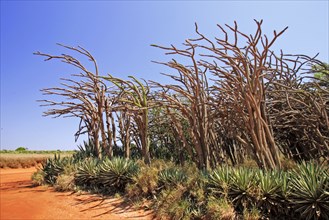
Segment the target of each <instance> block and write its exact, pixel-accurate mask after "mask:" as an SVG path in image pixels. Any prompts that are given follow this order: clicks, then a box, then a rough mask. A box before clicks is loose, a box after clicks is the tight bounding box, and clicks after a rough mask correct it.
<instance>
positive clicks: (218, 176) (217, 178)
mask: <svg viewBox="0 0 329 220" xmlns="http://www.w3.org/2000/svg"><path fill="white" fill-rule="evenodd" d="M231 175H232V168H230V167H228V166H220V167H217V168H216V169H215V170H213V171H212V172H211V173H210V174H209V176H208V184H207V185H208V186H207V188H208V190H209V192H210V193H211V194H212V195H214V196H216V197H217V198H219V197H225V198H227V196H228V190H229V187H230V185H231V184H232V180H231Z"/></svg>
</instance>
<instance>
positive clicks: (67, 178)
mask: <svg viewBox="0 0 329 220" xmlns="http://www.w3.org/2000/svg"><path fill="white" fill-rule="evenodd" d="M54 188H55V190H56V191H60V192H65V191H74V189H75V185H74V176H73V175H67V174H61V175H59V176H58V177H57V178H56V183H55V184H54Z"/></svg>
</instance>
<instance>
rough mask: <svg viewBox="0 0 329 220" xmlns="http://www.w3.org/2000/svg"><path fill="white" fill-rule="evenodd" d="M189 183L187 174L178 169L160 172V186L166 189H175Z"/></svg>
mask: <svg viewBox="0 0 329 220" xmlns="http://www.w3.org/2000/svg"><path fill="white" fill-rule="evenodd" d="M186 181H187V175H186V173H185V172H184V171H183V170H182V169H181V168H178V167H170V168H167V169H164V170H162V171H160V172H159V186H160V187H164V188H170V187H175V186H177V185H179V184H181V185H182V184H183V183H185V182H186Z"/></svg>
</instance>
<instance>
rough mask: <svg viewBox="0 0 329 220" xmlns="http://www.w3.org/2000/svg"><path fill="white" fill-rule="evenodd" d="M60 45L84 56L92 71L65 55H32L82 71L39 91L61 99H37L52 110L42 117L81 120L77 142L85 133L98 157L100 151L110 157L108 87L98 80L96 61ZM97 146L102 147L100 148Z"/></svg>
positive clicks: (78, 50)
mask: <svg viewBox="0 0 329 220" xmlns="http://www.w3.org/2000/svg"><path fill="white" fill-rule="evenodd" d="M59 45H60V46H62V47H64V48H66V49H69V50H70V51H73V52H77V53H78V54H80V55H83V56H85V57H87V58H88V59H89V60H90V61H91V62H92V63H93V65H94V71H90V70H88V69H87V68H86V67H85V66H84V65H83V64H82V63H81V62H80V61H79V60H78V59H76V58H74V57H73V56H71V55H68V54H62V55H50V54H45V53H41V52H36V53H34V54H35V55H40V56H44V57H46V59H45V61H48V60H51V59H58V60H61V61H62V62H64V63H67V64H69V65H72V66H75V67H77V68H78V69H79V70H80V71H81V72H80V73H79V74H72V75H71V76H72V77H71V78H61V80H62V83H61V87H53V88H46V89H42V90H41V91H42V92H43V94H44V95H50V96H58V97H59V98H62V100H60V101H55V99H54V100H48V99H45V100H40V101H41V102H43V103H44V104H42V106H48V107H51V108H50V109H48V110H47V111H45V113H44V115H45V116H54V117H60V116H63V117H77V118H80V124H79V129H78V131H77V132H76V139H77V138H78V137H79V136H80V135H81V134H84V133H88V135H89V137H90V138H91V139H92V140H93V143H94V145H95V148H96V151H97V152H96V154H97V155H98V157H101V151H104V152H106V153H107V154H108V155H109V156H110V155H111V154H112V153H111V151H112V149H111V148H109V147H110V146H111V144H112V143H111V140H112V138H111V137H112V131H111V130H109V129H108V130H106V127H105V123H106V124H107V127H108V128H109V125H110V124H111V123H113V120H111V115H110V113H109V111H110V108H109V105H110V103H112V102H113V100H110V96H107V94H106V91H107V87H106V85H105V84H104V83H103V82H102V80H101V79H100V78H99V72H98V66H97V63H96V60H95V59H94V57H93V56H92V55H91V54H90V53H89V52H88V51H87V50H85V49H83V48H82V47H78V48H74V47H69V46H65V45H61V44H59ZM104 120H105V122H104ZM100 137H101V141H100ZM100 143H101V144H102V146H100Z"/></svg>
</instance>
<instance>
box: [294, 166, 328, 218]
mask: <svg viewBox="0 0 329 220" xmlns="http://www.w3.org/2000/svg"><path fill="white" fill-rule="evenodd" d="M290 182H291V185H290V191H291V193H290V196H289V200H290V202H291V204H293V209H294V211H295V212H297V213H299V215H300V218H301V219H307V220H308V219H329V175H328V167H325V166H323V165H318V164H316V163H305V162H303V163H302V164H300V165H298V167H297V168H296V169H294V170H293V172H292V176H291V181H290Z"/></svg>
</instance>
